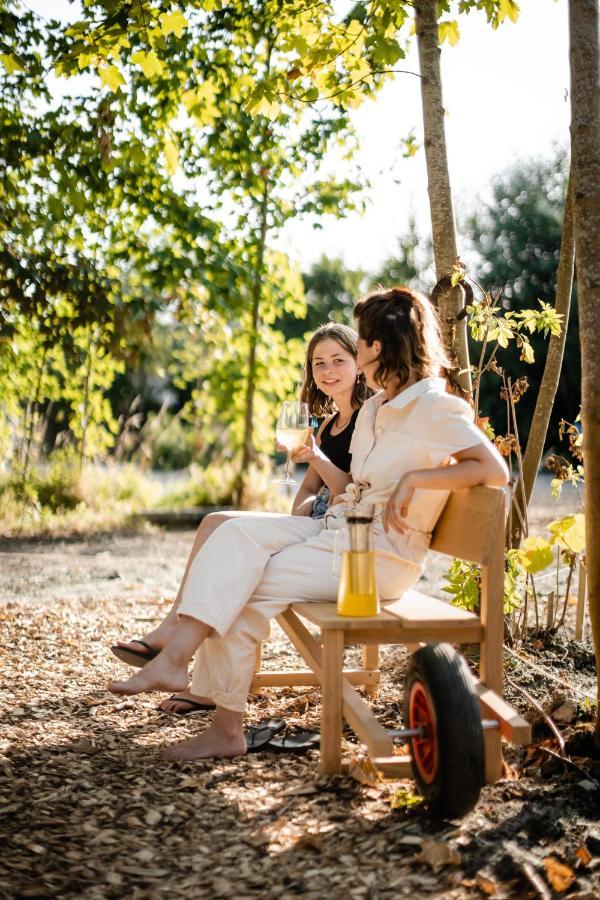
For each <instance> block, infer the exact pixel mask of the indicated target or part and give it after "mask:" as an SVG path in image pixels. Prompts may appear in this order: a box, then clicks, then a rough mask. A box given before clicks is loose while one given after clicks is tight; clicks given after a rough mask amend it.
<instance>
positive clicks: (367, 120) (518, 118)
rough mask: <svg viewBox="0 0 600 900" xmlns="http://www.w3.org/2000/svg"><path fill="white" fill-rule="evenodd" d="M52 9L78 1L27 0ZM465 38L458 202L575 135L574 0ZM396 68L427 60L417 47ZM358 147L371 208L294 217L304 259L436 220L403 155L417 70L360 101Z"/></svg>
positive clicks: (416, 168) (455, 72)
mask: <svg viewBox="0 0 600 900" xmlns="http://www.w3.org/2000/svg"><path fill="white" fill-rule="evenodd" d="M25 4H26V5H27V6H29V7H30V8H33V9H36V10H37V11H38V12H40V13H42V14H44V15H46V16H50V15H52V16H54V17H61V18H65V19H70V20H74V19H76V18H77V17H78V7H79V2H75V3H73V4H69V3H68V0H25ZM460 32H461V38H460V41H459V42H458V44H457V45H456V46H455V47H450V46H449V44H448V43H445V44H444V45H443V47H442V80H443V91H444V106H445V109H446V143H447V148H448V158H449V166H450V178H451V184H452V190H453V196H454V205H455V214H456V217H457V220H458V222H459V225H460V219H461V215H463V214H465V213H466V212H467V211H469V210H471V209H473V208H474V206H475V204H477V203H478V202H481V201H485V200H486V199H487V198H489V197H490V195H491V184H492V180H493V178H494V176H495V175H498V174H500V173H501V172H503V171H504V170H506V169H507V168H509V167H510V166H512V165H513V164H515V163H516V162H518V161H519V160H520V159H530V158H539V157H544V156H549V155H551V154H552V148H553V145H556V144H559V145H565V144H567V142H568V139H569V120H570V107H569V102H568V94H569V47H568V19H567V0H521V15H520V17H519V20H518V22H517V23H516V24H513V23H511V22H509V21H506V22H505V23H504V24H503V25H502V26H501V27H500V28H499V29H498V30H496V31H494V30H493V29H492V28H491V26H489V25H488V24H487V22H486V20H485V16H484V14H483V13H478V14H475V13H471V14H470V15H469V16H461V18H460ZM397 65H398V68H400V67H401V68H404V69H409V70H411V71H413V72H418V63H417V56H416V49H414V50H413V51H412V52H411V55H410V56H409V57H408V58H407V59H406V60H403V61H401V62H399V63H398V64H397ZM353 121H354V125H355V128H356V130H357V133H358V137H359V142H360V152H359V155H358V157H357V159H356V162H357V163H358V165H359V166H360V169H361V171H362V173H363V174H364V175H365V176H366V178H367V179H368V181H369V183H370V187H369V189H368V191H367V194H366V197H367V202H368V207H367V212H366V213H365V215H362V216H361V215H360V214H358V213H356V214H349V215H348V217H347V218H346V219H344V220H341V221H335V220H333V219H331V218H329V217H327V218H324V219H322V220H321V223H322V225H323V227H322V229H319V230H315V229H314V228H313V227H312V223H311V222H310V221H303V222H301V221H294V222H291V223H289V224H288V225H287V226H286V228H285V230H284V232H283V233H282V235H281V237H280V238H279V239H278V242H277V243H278V246H279V247H280V248H281V249H283V250H285V251H286V252H289V253H290V255H291V256H292V257H293V258H295V259H296V260H297V261H298V262H299V263H300V264H301V266H302V267H303V268H306V267H307V266H309V265H310V264H311V263H312V262H314V261H315V260H316V259H318V258H319V257H320V256H321V255H322V254H327V255H328V256H332V257H335V256H340V257H341V258H342V259H343V260H344V262H345V263H346V265H348V266H351V267H355V268H364V269H367V270H371V271H373V270H374V269H376V268H377V266H378V265H379V264H380V263H381V262H382V261H383V260H384V259H385V258H387V257H389V256H390V255H392V254H393V253H394V252H395V249H396V247H397V242H398V238H399V237H400V236H401V235H402V234H403V233H405V231H406V228H407V222H408V220H409V217H410V216H411V214H412V215H414V217H415V218H416V221H417V226H418V229H419V231H420V232H422V233H423V235H424V236H427V234H428V229H429V222H428V217H429V206H428V197H427V176H426V170H425V155H424V151H423V149H422V146H421V149H419V151H418V152H417V153H416V155H415V156H413V157H411V158H410V159H404V158H403V157H402V152H403V148H402V141H403V139H404V138H406V137H407V136H408V135H409V133H410V132H411V130H414V132H415V136H416V139H417V142H418V143H419V145H422V133H423V127H422V118H421V96H420V85H419V79H418V78H416V77H415V76H414V75H396V76H395V79H394V81H391V82H390V83H389V84H387V85H386V86H385V87H384V88H383V90H382V91H381V92H380V93H379V94H378V96H377V98H376V99H375V100H369V101H366V102H365V103H364V104H363V105H362V106H361V107H360V108H359V109H358V110H356V111H354V113H353Z"/></svg>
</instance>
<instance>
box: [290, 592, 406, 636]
mask: <svg viewBox="0 0 600 900" xmlns="http://www.w3.org/2000/svg"><path fill="white" fill-rule="evenodd" d="M292 608H293V609H294V611H295V612H297V613H299V614H300V615H301V616H302V617H303V618H305V619H308V621H309V622H312V623H313V624H314V625H318V626H319V628H321V629H322V630H323V631H324V630H326V629H327V628H334V629H336V628H339V627H340V623H343V626H344V631H353V630H355V629H359V628H364V627H365V626H366V625H368V626H370V627H374V628H384V627H385V625H386V623H394V622H396V618H395V617H394V616H391V615H389V614H388V613H386V612H385V611H383V610H382V612H380V613H379V615H377V616H357V617H356V618H354V617H350V616H338V614H337V605H336V604H335V603H332V602H329V601H328V602H323V603H321V602H317V603H315V602H310V601H306V600H304V601H301V602H299V603H294V604H293V607H292Z"/></svg>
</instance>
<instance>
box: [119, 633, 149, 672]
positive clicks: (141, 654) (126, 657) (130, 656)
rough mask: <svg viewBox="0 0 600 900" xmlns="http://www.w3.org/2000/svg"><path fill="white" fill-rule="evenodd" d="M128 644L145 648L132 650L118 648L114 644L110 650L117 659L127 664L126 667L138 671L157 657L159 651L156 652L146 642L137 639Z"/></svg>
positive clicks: (129, 648)
mask: <svg viewBox="0 0 600 900" xmlns="http://www.w3.org/2000/svg"><path fill="white" fill-rule="evenodd" d="M130 643H131V644H141V645H142V647H145V648H146V649H145V650H132V649H131V647H119V646H118V644H115V645H114V646H113V647H111V648H110V649H111V652H112V653H114V655H115V656H116V657H117V659H120V660H121V662H124V663H127V665H128V666H135V667H136V668H138V669H142V668H143V667H144V666H145V665H146V663H149V662H150V660H151V659H154V657H155V656H158V654H159V653H160V650H156V649H155V648H154V647H151V646H150V644H147V643H146V641H142V640H140V639H139V638H134V639H133V640H132V641H130Z"/></svg>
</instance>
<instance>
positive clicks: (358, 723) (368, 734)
mask: <svg viewBox="0 0 600 900" xmlns="http://www.w3.org/2000/svg"><path fill="white" fill-rule="evenodd" d="M277 621H278V622H279V624H280V625H281V627H282V628H283V630H284V631H285V633H286V634H287V636H288V637H289V639H290V641H291V642H292V644H293V645H294V647H295V648H296V650H297V651H298V653H300V655H301V656H302V658H303V659H304V662H305V663H306V664H307V665H309V666H310V667H311V669H312V670H313V671H314V672H315V674H316V675H317V676H318V677H319V678H320V677H321V648H320V646H319V644H318V643H317V641H316V640H315V638H314V637H313V636H312V634H311V633H310V632H309V630H308V629H307V628H306V626H305V625H304V624H303V622H302V621H301V620H300V619H299V618H298V616H297V615H296V614H295V613H294V611H293V609H292V608H291V607H290V608H289V609H287V610H286V611H285V612H283V613H282V614H281V615H280V616H277ZM342 700H343V703H342V711H343V716H344V718H345V719H346V721H347V722H348V724H349V725H350V728H352V730H353V731H354V733H355V734H356V735H357V736H358V737H359V738H360V740H361V741H362V742H363V744H365V745H366V746H367V748H368V749H369V751H370V752H371V753H373V754H375V755H377V756H389V755H390V754H391V753H392V751H393V749H394V743H393V741H392V739H391V737H390V736H389V734H388V733H387V731H386V730H385V728H384V727H383V725H381V723H380V722H378V721H377V719H376V718H375V716H374V715H373V713H372V712H371V710H370V709H369V707H368V706H367V705H366V703H365V702H364V701H363V700H362V698H361V697H360V696H359V694H357V693H356V691H355V690H354V689H353V688H352V687H351V685H350V684H348V682H347V681H346V679H345V678H344V679H343V683H342Z"/></svg>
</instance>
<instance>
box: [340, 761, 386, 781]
mask: <svg viewBox="0 0 600 900" xmlns="http://www.w3.org/2000/svg"><path fill="white" fill-rule="evenodd" d="M348 775H349V776H350V778H353V779H354V780H355V781H358V782H359V783H360V784H364V785H366V786H367V787H375V786H376V785H378V784H379V783H380V782H381V773H380V772H379V770H378V769H377V767H376V766H375V765H374V764H373V763H372V762H371V760H370V759H369V757H368V756H352V757H351V758H350V762H349V765H348Z"/></svg>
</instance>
